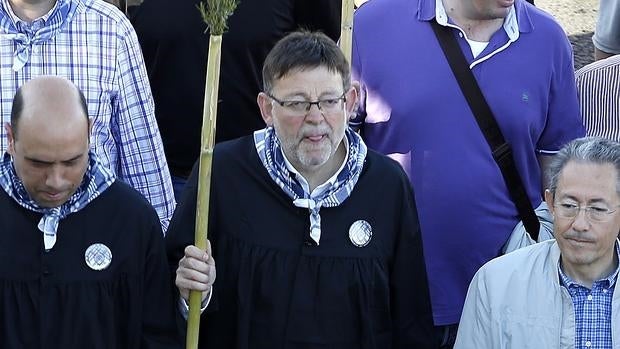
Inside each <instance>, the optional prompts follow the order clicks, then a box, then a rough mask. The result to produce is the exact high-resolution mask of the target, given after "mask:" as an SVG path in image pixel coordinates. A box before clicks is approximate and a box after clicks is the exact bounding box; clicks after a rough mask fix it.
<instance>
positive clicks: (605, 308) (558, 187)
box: [455, 138, 620, 349]
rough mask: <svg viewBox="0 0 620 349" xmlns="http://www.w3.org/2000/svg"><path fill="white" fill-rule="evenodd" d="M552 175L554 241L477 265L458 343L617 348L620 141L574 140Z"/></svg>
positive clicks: (619, 315) (548, 193)
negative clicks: (477, 268) (481, 265)
mask: <svg viewBox="0 0 620 349" xmlns="http://www.w3.org/2000/svg"><path fill="white" fill-rule="evenodd" d="M549 175H550V176H549V178H550V184H549V189H547V190H546V192H545V200H546V202H547V204H548V205H549V208H550V209H551V212H552V213H553V216H554V219H555V226H554V235H555V238H556V240H549V241H545V242H543V243H540V244H536V245H532V246H530V247H527V248H524V249H521V250H517V251H515V252H513V253H509V254H507V255H504V256H502V257H499V258H497V259H495V260H492V261H490V262H488V263H487V264H486V265H484V266H483V267H482V268H480V270H479V271H478V272H477V273H476V275H475V277H474V279H473V281H472V282H471V284H470V286H469V290H468V293H467V299H466V301H465V307H464V310H463V315H462V317H461V322H460V327H459V331H458V336H457V340H456V345H455V348H467V349H470V348H493V349H501V348H520V349H521V348H545V349H551V348H614V349H618V348H620V323H619V320H620V291H617V289H616V282H617V279H618V271H619V267H618V259H619V254H620V250H619V247H618V241H617V236H618V232H619V231H620V209H619V208H620V143H617V142H614V141H610V140H606V139H602V138H581V139H577V140H575V141H573V142H571V143H569V144H568V145H567V146H566V147H564V148H563V149H562V150H561V151H560V152H559V153H558V154H557V155H556V156H555V158H554V159H553V163H552V165H551V166H550V169H549Z"/></svg>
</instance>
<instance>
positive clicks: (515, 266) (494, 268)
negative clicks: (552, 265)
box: [478, 240, 556, 281]
mask: <svg viewBox="0 0 620 349" xmlns="http://www.w3.org/2000/svg"><path fill="white" fill-rule="evenodd" d="M554 246H556V242H555V240H547V241H543V242H540V243H537V244H533V245H530V246H527V247H523V248H520V249H518V250H516V251H513V252H510V253H507V254H505V255H503V256H500V257H497V258H494V259H492V260H490V261H489V262H487V263H486V264H484V265H483V266H482V267H481V268H480V270H479V271H478V273H479V274H483V275H484V276H485V277H486V278H487V279H492V280H495V281H499V280H512V279H515V276H517V277H516V278H517V279H518V278H519V275H521V276H522V277H528V276H529V275H530V274H531V273H532V272H533V271H534V270H542V269H544V268H545V267H546V266H547V264H548V261H549V259H553V258H554V248H555V247H554Z"/></svg>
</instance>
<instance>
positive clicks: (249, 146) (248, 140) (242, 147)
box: [213, 135, 255, 162]
mask: <svg viewBox="0 0 620 349" xmlns="http://www.w3.org/2000/svg"><path fill="white" fill-rule="evenodd" d="M254 151H255V146H254V138H253V136H252V135H248V136H243V137H239V138H235V139H231V140H228V141H224V142H220V143H218V144H216V145H215V149H214V150H213V157H214V160H217V161H218V162H222V161H226V162H228V161H234V160H235V159H245V158H246V157H247V154H248V153H249V152H254Z"/></svg>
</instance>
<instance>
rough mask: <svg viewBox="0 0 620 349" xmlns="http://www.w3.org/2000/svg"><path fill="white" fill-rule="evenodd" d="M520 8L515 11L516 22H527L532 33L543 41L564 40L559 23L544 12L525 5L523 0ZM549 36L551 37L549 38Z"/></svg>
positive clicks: (563, 33) (527, 4)
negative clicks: (557, 38)
mask: <svg viewBox="0 0 620 349" xmlns="http://www.w3.org/2000/svg"><path fill="white" fill-rule="evenodd" d="M521 2H522V3H521V4H520V5H518V6H521V7H520V8H518V9H517V20H518V21H529V22H530V23H531V26H532V32H533V33H535V34H536V33H537V34H539V35H542V36H543V37H545V40H550V39H553V38H554V37H562V38H564V39H566V40H568V39H567V35H566V31H565V30H564V28H562V26H561V25H560V23H559V22H558V21H557V20H556V19H555V17H553V15H551V14H550V13H548V12H546V11H545V10H543V9H541V8H539V7H536V6H534V5H531V4H529V3H527V2H526V1H525V0H521ZM550 36H551V37H550Z"/></svg>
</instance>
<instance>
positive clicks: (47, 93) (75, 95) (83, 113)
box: [5, 76, 90, 207]
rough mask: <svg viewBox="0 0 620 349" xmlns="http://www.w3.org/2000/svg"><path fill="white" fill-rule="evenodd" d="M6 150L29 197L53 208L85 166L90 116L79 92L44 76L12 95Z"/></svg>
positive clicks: (74, 185)
mask: <svg viewBox="0 0 620 349" xmlns="http://www.w3.org/2000/svg"><path fill="white" fill-rule="evenodd" d="M5 128H6V130H7V138H8V141H9V147H8V152H9V154H11V156H12V159H13V165H14V166H15V171H16V172H17V176H18V177H19V178H20V179H21V181H22V182H23V185H24V187H25V188H26V191H28V194H29V195H30V197H31V198H32V199H33V200H34V201H36V202H37V203H38V204H39V205H40V206H43V207H58V206H60V205H62V204H63V203H65V202H67V200H68V199H69V198H70V197H71V195H73V193H74V192H75V191H76V190H77V188H78V187H79V185H80V183H81V182H82V180H83V177H84V173H85V172H86V169H87V167H88V159H89V156H88V153H89V133H90V132H89V130H90V125H89V119H88V114H87V108H86V102H85V100H84V97H83V95H82V93H81V92H80V91H79V90H78V89H77V88H76V87H75V85H73V83H71V82H70V81H68V80H66V79H64V78H60V77H51V76H43V77H38V78H35V79H32V80H30V81H28V82H27V83H25V84H24V85H23V86H22V87H21V88H20V89H19V90H18V91H17V94H16V95H15V98H14V102H13V110H12V111H11V124H8V123H7V124H6V125H5Z"/></svg>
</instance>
